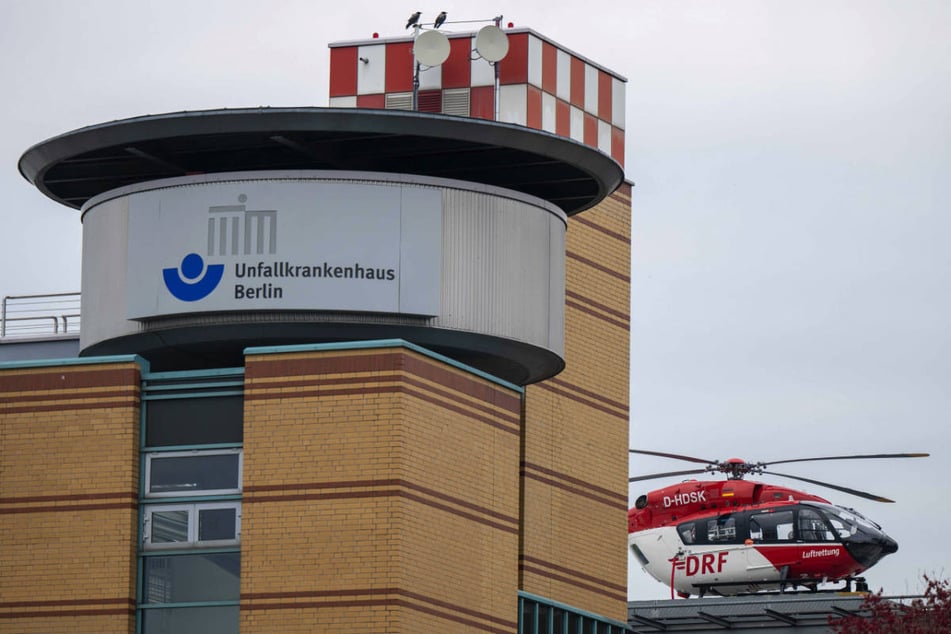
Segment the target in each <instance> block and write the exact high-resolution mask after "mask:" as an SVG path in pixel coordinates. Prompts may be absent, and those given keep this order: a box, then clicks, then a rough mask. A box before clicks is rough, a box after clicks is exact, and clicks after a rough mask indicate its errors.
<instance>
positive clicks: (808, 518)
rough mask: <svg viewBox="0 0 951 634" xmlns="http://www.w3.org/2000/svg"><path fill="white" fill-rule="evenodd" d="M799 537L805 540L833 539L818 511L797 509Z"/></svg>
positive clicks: (828, 540) (824, 540) (826, 540)
mask: <svg viewBox="0 0 951 634" xmlns="http://www.w3.org/2000/svg"><path fill="white" fill-rule="evenodd" d="M799 539H801V540H802V541H805V542H831V541H834V540H835V537H834V536H833V534H832V531H830V530H829V527H828V526H826V523H825V521H824V520H823V519H822V515H820V514H819V511H816V510H813V509H809V508H800V509H799Z"/></svg>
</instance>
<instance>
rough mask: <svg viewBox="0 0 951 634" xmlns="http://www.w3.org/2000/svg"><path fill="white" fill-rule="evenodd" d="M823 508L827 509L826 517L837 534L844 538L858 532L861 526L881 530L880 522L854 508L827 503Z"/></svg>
mask: <svg viewBox="0 0 951 634" xmlns="http://www.w3.org/2000/svg"><path fill="white" fill-rule="evenodd" d="M822 509H823V510H824V511H825V513H824V514H825V516H826V519H828V520H829V523H830V524H832V528H833V530H835V532H836V534H837V535H838V536H839V537H841V538H842V539H845V538H846V537H851V536H852V535H855V533H856V532H858V528H859V526H870V527H872V528H875V529H878V530H881V527H880V526H879V525H878V524H876V523H875V522H872V521H871V520H869V519H868V518H866V517H864V516H862V515H861V514H859V513H858V512H857V511H854V510H852V509H846V508H843V507H841V506H825V505H823V506H822Z"/></svg>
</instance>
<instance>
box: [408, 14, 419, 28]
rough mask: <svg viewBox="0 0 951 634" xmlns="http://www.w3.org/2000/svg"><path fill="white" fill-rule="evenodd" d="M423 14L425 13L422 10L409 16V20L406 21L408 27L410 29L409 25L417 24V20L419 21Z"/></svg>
mask: <svg viewBox="0 0 951 634" xmlns="http://www.w3.org/2000/svg"><path fill="white" fill-rule="evenodd" d="M421 15H423V12H422V11H417V12H416V13H414V14H413V15H411V16H409V20H407V21H406V28H407V29H408V28H409V27H411V26H413V25H414V24H416V23H417V22H419V16H421Z"/></svg>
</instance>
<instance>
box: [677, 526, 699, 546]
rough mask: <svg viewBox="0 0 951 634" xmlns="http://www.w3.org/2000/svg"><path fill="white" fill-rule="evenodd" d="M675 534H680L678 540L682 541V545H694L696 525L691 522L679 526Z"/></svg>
mask: <svg viewBox="0 0 951 634" xmlns="http://www.w3.org/2000/svg"><path fill="white" fill-rule="evenodd" d="M677 532H678V533H680V539H681V540H683V543H684V544H694V543H696V542H697V525H696V524H694V523H693V522H687V523H686V524H681V525H680V526H678V527H677Z"/></svg>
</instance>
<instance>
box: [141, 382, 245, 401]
mask: <svg viewBox="0 0 951 634" xmlns="http://www.w3.org/2000/svg"><path fill="white" fill-rule="evenodd" d="M205 387H207V388H212V387H217V386H215V385H207V386H205ZM152 389H154V388H149V390H150V391H151V390H152ZM242 394H244V390H210V389H209V390H205V391H202V392H189V393H188V394H152V393H151V392H148V393H145V394H143V395H142V400H143V401H173V400H174V401H181V400H184V399H189V398H210V397H212V396H241V395H242Z"/></svg>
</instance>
